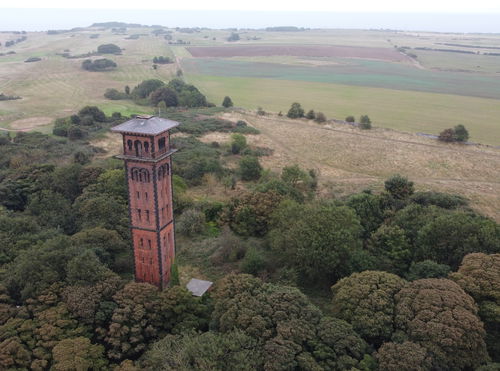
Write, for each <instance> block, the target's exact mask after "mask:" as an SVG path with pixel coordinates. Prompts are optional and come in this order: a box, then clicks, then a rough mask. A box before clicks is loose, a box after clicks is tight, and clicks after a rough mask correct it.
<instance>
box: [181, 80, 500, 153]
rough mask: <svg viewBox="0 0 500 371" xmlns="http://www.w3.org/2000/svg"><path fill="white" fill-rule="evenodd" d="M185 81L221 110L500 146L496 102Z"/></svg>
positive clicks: (300, 84)
mask: <svg viewBox="0 0 500 371" xmlns="http://www.w3.org/2000/svg"><path fill="white" fill-rule="evenodd" d="M188 80H189V82H191V83H194V84H195V85H196V86H198V87H200V88H201V89H202V90H203V92H205V93H206V94H208V97H209V99H210V100H211V101H213V102H215V103H217V104H220V103H221V102H222V99H223V98H224V96H226V95H229V96H230V97H231V98H232V100H233V102H234V104H235V105H236V106H239V107H245V108H249V109H256V108H257V107H259V106H260V107H263V108H264V109H265V110H269V111H271V112H279V111H282V112H283V113H284V114H286V112H287V111H288V109H289V108H290V105H291V103H292V102H300V103H301V104H302V106H303V107H304V108H305V109H311V108H312V109H314V110H315V111H322V112H324V113H325V114H326V115H327V116H328V117H334V118H342V119H343V118H345V117H346V116H348V115H355V116H356V117H359V115H361V114H368V115H369V116H370V118H371V119H372V121H373V123H374V125H375V126H379V127H388V128H393V129H398V130H403V131H410V132H425V133H434V134H438V133H439V132H440V131H441V130H443V129H445V128H448V127H451V126H454V125H457V124H463V125H465V126H466V127H467V128H468V129H469V132H470V134H471V140H472V141H475V142H481V143H486V144H493V145H499V144H500V128H499V119H498V118H499V117H500V101H499V100H496V99H485V98H475V97H464V96H460V95H452V94H435V93H422V92H413V91H398V90H391V89H380V88H369V87H359V86H349V85H340V84H327V83H318V82H305V81H287V80H273V79H263V78H238V77H220V76H207V75H189V76H188Z"/></svg>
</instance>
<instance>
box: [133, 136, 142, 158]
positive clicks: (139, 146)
mask: <svg viewBox="0 0 500 371" xmlns="http://www.w3.org/2000/svg"><path fill="white" fill-rule="evenodd" d="M134 147H135V155H136V156H137V157H139V156H142V142H141V141H140V140H136V141H135V142H134Z"/></svg>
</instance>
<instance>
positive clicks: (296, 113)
mask: <svg viewBox="0 0 500 371" xmlns="http://www.w3.org/2000/svg"><path fill="white" fill-rule="evenodd" d="M286 115H287V117H289V118H291V119H296V118H300V117H304V109H303V108H302V107H301V105H300V103H292V106H291V107H290V109H289V110H288V113H287V114H286Z"/></svg>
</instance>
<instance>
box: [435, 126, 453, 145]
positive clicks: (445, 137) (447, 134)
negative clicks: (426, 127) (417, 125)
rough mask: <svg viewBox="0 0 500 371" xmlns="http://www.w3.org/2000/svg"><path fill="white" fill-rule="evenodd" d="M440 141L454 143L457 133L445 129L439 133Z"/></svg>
mask: <svg viewBox="0 0 500 371" xmlns="http://www.w3.org/2000/svg"><path fill="white" fill-rule="evenodd" d="M438 139H439V140H440V141H442V142H453V141H454V140H455V131H454V130H453V129H444V130H443V131H442V132H441V133H439V137H438Z"/></svg>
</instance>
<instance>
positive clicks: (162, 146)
mask: <svg viewBox="0 0 500 371" xmlns="http://www.w3.org/2000/svg"><path fill="white" fill-rule="evenodd" d="M164 149H165V137H163V138H160V139H158V150H160V151H162V150H164Z"/></svg>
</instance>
